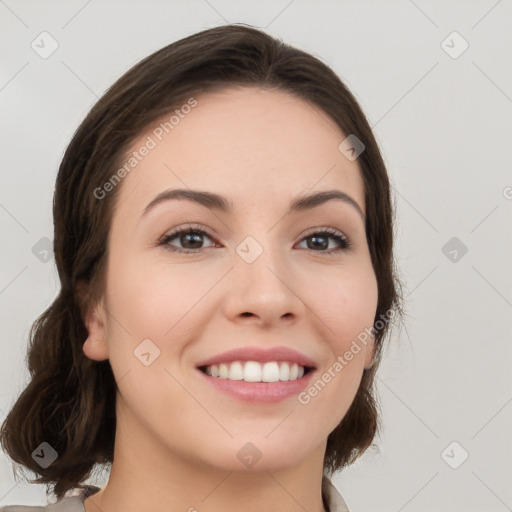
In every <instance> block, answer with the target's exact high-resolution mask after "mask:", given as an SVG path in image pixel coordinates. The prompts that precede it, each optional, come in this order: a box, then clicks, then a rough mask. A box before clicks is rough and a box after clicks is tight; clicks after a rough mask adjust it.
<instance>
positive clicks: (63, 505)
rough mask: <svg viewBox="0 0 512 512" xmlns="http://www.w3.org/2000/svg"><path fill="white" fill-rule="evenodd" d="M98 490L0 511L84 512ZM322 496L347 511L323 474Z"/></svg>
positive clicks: (332, 511)
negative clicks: (89, 500)
mask: <svg viewBox="0 0 512 512" xmlns="http://www.w3.org/2000/svg"><path fill="white" fill-rule="evenodd" d="M99 490H100V488H99V487H96V486H94V485H88V486H87V487H85V488H77V489H76V490H74V491H70V492H69V493H68V495H66V496H65V497H64V498H62V499H61V500H59V501H57V502H55V503H51V504H49V505H46V506H45V507H34V506H26V505H7V506H5V507H0V512H85V508H84V501H85V499H86V498H87V497H88V496H91V495H92V494H94V493H96V492H98V491H99ZM322 496H323V498H324V501H325V502H326V503H327V506H328V511H327V512H349V510H348V508H347V504H346V503H345V501H344V500H343V498H342V497H341V494H340V493H339V492H338V490H337V489H336V487H334V485H333V483H332V482H331V481H330V479H329V478H328V477H327V476H325V475H324V476H323V478H322Z"/></svg>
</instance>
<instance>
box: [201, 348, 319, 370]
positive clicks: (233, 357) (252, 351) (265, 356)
mask: <svg viewBox="0 0 512 512" xmlns="http://www.w3.org/2000/svg"><path fill="white" fill-rule="evenodd" d="M233 361H258V362H261V363H266V362H268V361H289V362H291V363H297V364H298V365H299V366H305V367H309V368H315V363H314V361H313V360H311V359H310V358H309V357H307V356H305V355H304V354H301V353H300V352H297V351H296V350H294V349H292V348H288V347H283V346H281V347H274V348H271V349H263V348H260V347H243V348H235V349H233V350H228V351H227V352H223V353H222V354H218V355H216V356H214V357H210V358H209V359H205V360H204V361H200V362H199V363H197V365H196V366H197V367H201V366H211V365H214V364H220V363H231V362H233Z"/></svg>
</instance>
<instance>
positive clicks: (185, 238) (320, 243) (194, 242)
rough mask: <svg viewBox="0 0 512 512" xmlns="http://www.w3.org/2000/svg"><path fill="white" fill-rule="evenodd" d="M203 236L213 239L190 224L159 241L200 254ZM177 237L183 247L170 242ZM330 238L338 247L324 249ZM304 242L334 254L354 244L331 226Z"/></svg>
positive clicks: (164, 244) (172, 248) (179, 250)
mask: <svg viewBox="0 0 512 512" xmlns="http://www.w3.org/2000/svg"><path fill="white" fill-rule="evenodd" d="M203 237H206V238H209V239H210V240H212V241H213V237H211V236H210V235H209V234H208V233H207V232H206V231H205V230H204V229H201V228H198V227H193V226H191V225H189V226H188V228H180V229H177V230H175V231H173V232H172V233H169V234H167V235H165V236H164V237H162V239H161V240H160V241H159V242H158V245H159V246H163V247H164V248H165V249H166V250H168V251H171V252H178V253H184V254H199V253H202V252H204V250H205V249H206V247H201V246H202V245H203V243H204V241H203V240H202V239H203ZM175 239H177V241H178V242H179V243H180V244H181V247H176V246H174V245H171V243H170V242H171V241H173V240H175ZM329 239H332V240H335V241H336V243H337V245H338V248H337V249H336V248H334V249H333V248H331V249H330V250H322V249H329ZM309 241H311V242H309ZM303 242H306V243H307V249H310V250H312V251H314V252H322V253H325V254H334V253H338V252H340V251H345V250H348V249H349V248H350V247H351V245H352V244H351V242H350V241H349V240H348V238H347V237H346V236H345V235H344V234H343V233H341V232H340V231H337V230H335V229H331V228H325V229H320V230H317V231H313V232H311V233H310V234H308V235H307V236H306V237H304V238H303V239H302V241H301V243H303ZM214 245H215V242H214ZM318 249H320V250H318Z"/></svg>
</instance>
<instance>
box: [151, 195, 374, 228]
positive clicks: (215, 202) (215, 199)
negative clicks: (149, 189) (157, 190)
mask: <svg viewBox="0 0 512 512" xmlns="http://www.w3.org/2000/svg"><path fill="white" fill-rule="evenodd" d="M175 199H186V200H188V201H193V202H195V203H198V204H200V205H202V206H205V207H206V208H211V209H214V210H218V211H220V212H225V213H232V212H233V202H232V201H229V200H228V199H226V198H225V197H223V196H221V195H219V194H215V193H213V192H205V191H201V190H191V189H188V190H187V189H174V190H166V191H164V192H162V193H161V194H158V195H157V196H156V197H155V198H154V199H153V200H152V201H151V202H150V203H149V204H148V205H147V206H146V208H145V209H144V212H143V213H142V217H144V216H145V215H147V213H148V212H149V211H150V210H151V209H153V208H154V207H155V206H156V205H157V204H160V203H162V202H165V201H171V200H175ZM333 199H337V200H340V201H343V202H344V203H345V204H348V205H350V206H352V207H353V208H355V209H356V210H357V212H358V213H359V215H360V216H361V218H362V219H363V222H364V221H365V215H364V213H363V211H362V210H361V207H360V206H359V204H358V203H357V202H356V201H355V200H354V199H352V197H350V196H349V195H348V194H346V193H345V192H342V191H341V190H336V189H332V190H325V191H322V192H315V193H313V194H309V195H299V196H298V197H296V198H294V199H293V200H292V201H291V203H290V205H289V207H288V211H287V212H286V215H289V214H290V213H295V212H302V211H307V210H312V209H313V208H316V207H317V206H320V205H321V204H324V203H326V202H327V201H331V200H333Z"/></svg>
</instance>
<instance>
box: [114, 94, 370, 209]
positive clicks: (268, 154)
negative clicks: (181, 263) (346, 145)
mask: <svg viewBox="0 0 512 512" xmlns="http://www.w3.org/2000/svg"><path fill="white" fill-rule="evenodd" d="M193 100H195V102H196V103H195V106H193V107H192V108H183V109H177V110H178V112H170V113H169V114H168V115H165V116H164V117H162V118H161V119H159V120H158V121H156V122H154V123H153V124H152V125H151V127H149V128H148V129H147V130H146V131H145V132H144V133H143V134H141V135H140V137H139V138H138V139H137V140H136V141H135V142H134V143H133V144H132V146H131V148H130V150H129V151H128V154H127V155H126V161H127V159H128V158H129V157H130V155H132V153H133V152H134V151H135V152H137V153H138V159H137V163H136V165H134V166H133V169H131V170H130V171H129V173H127V175H126V177H125V178H124V179H123V182H122V187H121V190H120V191H119V192H120V197H119V202H118V208H119V209H122V210H123V214H126V215H132V214H137V215H139V216H140V215H141V214H142V212H143V210H144V208H145V206H146V205H147V204H148V202H150V201H151V200H152V199H153V198H154V197H155V196H156V195H158V194H159V193H161V192H163V191H164V190H166V189H173V188H181V189H183V188H191V189H201V190H208V191H211V192H216V193H218V194H221V195H224V196H227V197H228V198H229V199H231V200H232V201H233V203H235V205H236V206H237V207H240V208H243V207H245V206H248V205H250V204H253V203H257V204H262V205H263V204H265V205H269V204H270V203H278V202H282V203H286V206H287V205H288V203H289V202H290V200H291V199H292V198H293V197H295V196H296V195H297V194H300V193H303V192H307V191H315V190H327V189H332V188H337V189H340V190H342V191H344V192H346V193H348V194H350V195H351V196H352V197H353V198H354V199H355V200H356V201H357V202H358V203H359V205H360V207H361V209H362V211H363V212H364V186H363V182H362V177H361V173H360V169H359V165H358V164H357V161H350V160H348V159H347V158H346V157H345V156H344V155H343V154H342V153H341V152H340V151H339V149H338V147H339V145H340V143H341V142H342V141H343V140H344V139H345V138H346V135H345V134H343V133H342V132H341V130H340V128H339V127H338V126H337V124H336V123H335V122H334V121H333V120H332V119H331V118H330V117H329V116H328V115H327V114H326V113H325V112H323V111H322V110H321V109H320V108H319V107H317V106H316V105H313V104H311V103H309V102H307V101H305V100H302V99H300V98H298V97H297V96H295V95H293V94H291V93H287V92H284V91H276V90H269V89H261V88H255V87H243V88H242V87H240V88H234V87H230V88H226V89H224V90H221V91H216V92H210V93H202V94H199V95H196V96H194V97H193ZM186 104H187V102H186V100H185V102H184V105H186ZM188 104H189V105H190V104H194V103H193V102H192V103H191V102H188ZM171 117H172V119H171ZM143 147H147V148H149V150H144V151H142V148H143ZM142 152H144V153H145V155H144V156H142V157H141V156H140V154H141V153H142Z"/></svg>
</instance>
